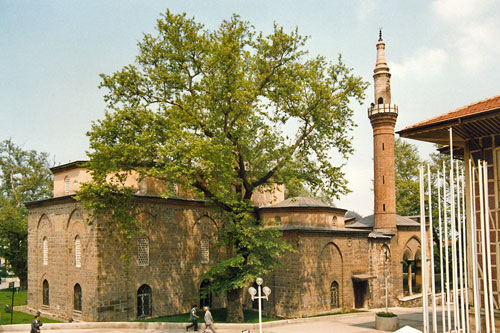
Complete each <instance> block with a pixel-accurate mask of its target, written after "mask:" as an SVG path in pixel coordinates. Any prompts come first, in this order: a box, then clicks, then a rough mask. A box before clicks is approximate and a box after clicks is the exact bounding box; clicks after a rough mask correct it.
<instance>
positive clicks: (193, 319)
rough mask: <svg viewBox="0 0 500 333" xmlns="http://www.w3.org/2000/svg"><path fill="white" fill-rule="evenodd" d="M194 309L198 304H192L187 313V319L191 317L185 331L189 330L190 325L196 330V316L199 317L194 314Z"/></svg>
mask: <svg viewBox="0 0 500 333" xmlns="http://www.w3.org/2000/svg"><path fill="white" fill-rule="evenodd" d="M196 309H198V305H193V308H192V309H191V312H190V313H189V319H191V325H188V326H186V331H187V330H189V329H190V328H191V327H194V330H195V331H197V330H198V318H200V317H199V316H198V315H197V314H196Z"/></svg>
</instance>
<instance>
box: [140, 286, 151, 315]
mask: <svg viewBox="0 0 500 333" xmlns="http://www.w3.org/2000/svg"><path fill="white" fill-rule="evenodd" d="M149 316H151V287H150V286H148V285H147V284H143V285H142V286H141V287H140V288H139V290H137V317H149Z"/></svg>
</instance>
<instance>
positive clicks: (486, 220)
mask: <svg viewBox="0 0 500 333" xmlns="http://www.w3.org/2000/svg"><path fill="white" fill-rule="evenodd" d="M483 168H484V170H483V177H484V224H485V226H486V230H485V233H486V267H487V268H488V269H487V272H488V300H489V302H490V304H489V310H490V321H491V331H492V332H493V333H495V311H494V309H495V308H494V307H493V285H492V276H491V243H490V203H489V199H490V196H489V193H488V190H489V189H488V162H487V161H483Z"/></svg>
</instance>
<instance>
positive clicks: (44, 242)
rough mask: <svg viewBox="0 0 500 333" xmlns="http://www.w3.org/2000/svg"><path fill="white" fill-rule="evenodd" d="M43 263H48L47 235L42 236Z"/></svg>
mask: <svg viewBox="0 0 500 333" xmlns="http://www.w3.org/2000/svg"><path fill="white" fill-rule="evenodd" d="M43 264H44V265H48V264H49V242H48V241H47V237H44V238H43Z"/></svg>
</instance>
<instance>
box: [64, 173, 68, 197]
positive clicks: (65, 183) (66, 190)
mask: <svg viewBox="0 0 500 333" xmlns="http://www.w3.org/2000/svg"><path fill="white" fill-rule="evenodd" d="M64 194H69V177H68V176H66V177H64Z"/></svg>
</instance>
